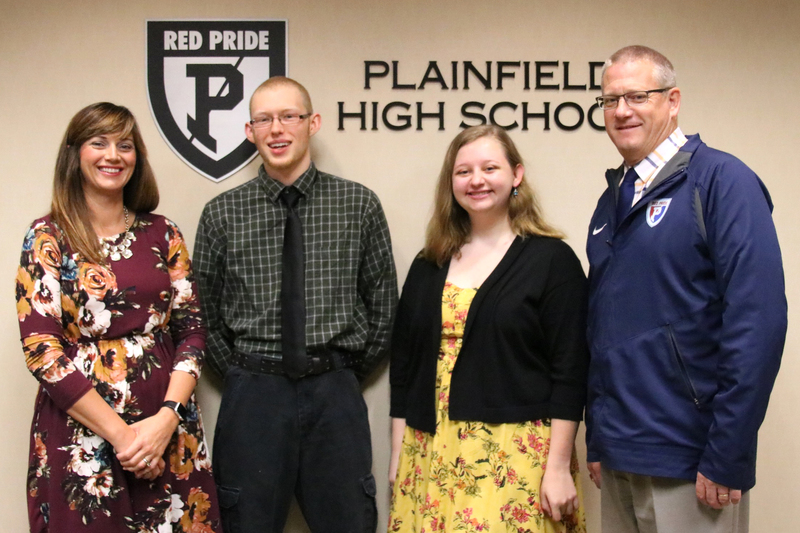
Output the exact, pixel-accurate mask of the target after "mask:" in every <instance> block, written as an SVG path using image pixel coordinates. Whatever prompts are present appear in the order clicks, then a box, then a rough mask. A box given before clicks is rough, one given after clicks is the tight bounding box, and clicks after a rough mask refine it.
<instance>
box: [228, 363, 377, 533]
mask: <svg viewBox="0 0 800 533" xmlns="http://www.w3.org/2000/svg"><path fill="white" fill-rule="evenodd" d="M213 462H214V465H213V466H214V476H215V478H216V481H217V490H218V493H219V503H220V511H221V514H222V521H223V529H224V531H225V533H265V532H276V533H279V532H282V531H283V529H284V526H285V525H286V519H287V515H288V512H289V506H290V504H291V500H292V496H296V497H297V501H298V503H299V505H300V509H301V511H302V512H303V516H304V517H305V519H306V522H307V523H308V526H309V527H310V528H311V531H312V532H314V533H323V532H325V533H335V532H341V533H354V532H369V533H374V532H375V530H376V527H377V510H376V507H375V479H374V478H373V476H372V447H371V438H370V431H369V420H368V418H367V406H366V403H365V402H364V398H363V396H362V395H361V389H360V387H359V385H358V381H357V380H356V377H355V375H354V374H353V372H352V370H350V369H347V368H344V369H341V370H334V371H331V372H327V373H325V374H320V375H314V376H306V377H304V378H301V379H299V380H296V381H295V380H292V379H290V378H288V377H286V376H281V375H271V374H258V373H254V372H249V371H247V370H244V369H242V368H240V367H236V366H234V367H231V368H230V370H229V371H228V373H227V374H226V376H225V387H224V391H223V394H222V403H221V405H220V411H219V418H218V420H217V428H216V434H215V437H214V453H213Z"/></svg>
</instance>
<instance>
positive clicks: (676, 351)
mask: <svg viewBox="0 0 800 533" xmlns="http://www.w3.org/2000/svg"><path fill="white" fill-rule="evenodd" d="M667 331H668V332H669V340H670V343H671V344H672V352H673V353H674V354H675V359H676V360H677V361H678V367H679V369H680V372H681V375H682V376H683V380H684V381H685V382H686V387H687V388H688V389H689V395H690V396H691V397H692V401H693V402H694V405H695V407H697V408H698V409H702V408H703V406H702V404H701V403H700V400H699V399H698V397H697V396H698V395H697V391H696V390H695V388H694V384H692V380H691V378H690V377H689V372H688V371H687V370H686V363H685V362H684V361H683V356H681V351H680V349H679V348H678V342H677V341H676V340H675V333H674V332H673V331H672V324H667Z"/></svg>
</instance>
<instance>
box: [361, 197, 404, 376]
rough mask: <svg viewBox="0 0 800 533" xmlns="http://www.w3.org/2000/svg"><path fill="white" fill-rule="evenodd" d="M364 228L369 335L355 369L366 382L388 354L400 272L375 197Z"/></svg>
mask: <svg viewBox="0 0 800 533" xmlns="http://www.w3.org/2000/svg"><path fill="white" fill-rule="evenodd" d="M371 198H372V202H371V203H370V207H369V209H368V210H367V214H366V217H365V220H364V225H363V226H362V228H361V240H362V243H363V244H362V253H361V265H360V268H359V273H358V294H359V297H360V298H361V300H362V301H363V302H364V305H365V307H366V309H367V322H368V326H369V332H368V336H367V343H366V347H365V348H364V353H363V358H362V360H361V361H360V364H358V365H356V368H355V371H356V374H357V375H358V377H359V379H364V378H365V377H366V376H368V375H369V374H370V373H371V372H372V370H374V369H375V367H376V366H377V365H378V363H380V361H381V360H382V359H383V358H384V357H385V356H386V355H387V354H388V348H389V337H390V333H391V328H392V319H393V317H394V310H395V306H396V305H397V271H396V270H395V266H394V256H393V255H392V241H391V238H390V236H389V225H388V224H387V222H386V216H385V215H384V213H383V208H382V207H381V204H380V202H379V201H378V198H377V197H376V196H374V195H373V196H372V197H371Z"/></svg>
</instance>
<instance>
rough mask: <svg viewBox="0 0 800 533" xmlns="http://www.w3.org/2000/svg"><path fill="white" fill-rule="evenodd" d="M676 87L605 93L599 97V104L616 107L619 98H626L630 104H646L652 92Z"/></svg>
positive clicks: (660, 91)
mask: <svg viewBox="0 0 800 533" xmlns="http://www.w3.org/2000/svg"><path fill="white" fill-rule="evenodd" d="M673 88H674V87H664V88H663V89H650V90H649V91H631V92H629V93H625V94H620V95H613V94H605V95H603V96H598V97H597V105H598V106H600V109H615V108H616V107H617V106H618V105H619V99H620V98H624V99H625V103H626V104H628V105H629V106H637V105H644V104H646V103H647V102H648V101H649V100H650V94H651V93H663V92H664V91H669V90H670V89H673Z"/></svg>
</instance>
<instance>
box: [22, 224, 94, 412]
mask: <svg viewBox="0 0 800 533" xmlns="http://www.w3.org/2000/svg"><path fill="white" fill-rule="evenodd" d="M76 275H77V267H76V265H75V262H74V260H73V259H72V257H71V256H70V255H68V254H65V253H64V252H63V250H62V245H61V243H60V242H59V238H58V233H57V232H55V231H54V229H53V227H52V226H50V225H49V224H47V223H46V222H44V221H38V222H36V223H34V224H33V225H32V226H31V227H30V229H29V230H28V232H27V234H26V235H25V241H24V242H23V245H22V257H21V259H20V265H19V268H18V269H17V277H16V299H17V317H18V319H19V329H20V336H21V340H22V351H23V353H24V354H25V362H26V364H27V366H28V370H30V372H31V373H32V374H33V375H34V377H35V378H36V379H37V380H39V383H40V384H41V386H42V387H43V388H44V389H45V390H46V391H47V393H48V394H49V395H50V397H51V398H52V399H53V401H54V402H55V403H56V405H58V406H59V407H60V408H61V409H63V410H64V411H66V410H68V409H69V408H71V407H72V406H73V404H74V403H75V402H76V401H78V400H79V399H80V398H81V397H82V396H83V395H84V394H86V393H87V392H89V390H91V389H92V383H91V381H89V380H88V379H87V378H86V376H84V375H83V373H81V372H80V371H79V369H78V368H77V367H76V366H75V364H74V363H73V361H72V359H71V358H70V357H68V356H67V354H66V353H65V351H66V350H70V349H75V345H74V343H72V342H70V340H69V339H74V338H77V335H78V333H77V325H76V321H77V310H76V309H75V305H74V302H73V301H72V300H71V299H70V296H71V295H70V294H62V281H63V282H64V284H65V286H67V287H69V286H71V285H70V282H71V281H74V279H75V277H76Z"/></svg>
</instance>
